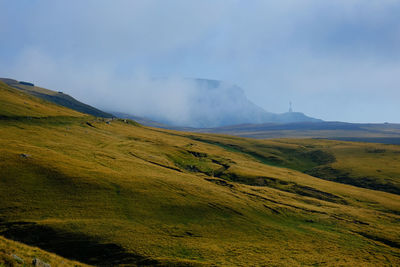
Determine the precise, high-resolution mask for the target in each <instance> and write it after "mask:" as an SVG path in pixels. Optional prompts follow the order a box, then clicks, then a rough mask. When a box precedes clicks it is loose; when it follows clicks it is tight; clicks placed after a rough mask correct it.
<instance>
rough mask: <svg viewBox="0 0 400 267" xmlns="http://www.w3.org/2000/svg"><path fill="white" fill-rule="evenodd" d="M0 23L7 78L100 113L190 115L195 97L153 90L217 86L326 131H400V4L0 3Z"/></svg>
mask: <svg viewBox="0 0 400 267" xmlns="http://www.w3.org/2000/svg"><path fill="white" fill-rule="evenodd" d="M0 11H1V16H0V77H9V78H14V79H17V80H24V81H32V82H34V83H35V84H37V85H40V86H42V87H46V88H49V89H54V90H57V91H63V92H65V93H68V94H71V95H72V96H74V97H76V98H78V99H79V100H82V101H84V102H86V103H89V104H92V105H95V106H97V107H100V108H107V109H109V110H110V109H111V110H112V109H113V106H120V107H123V108H125V109H127V110H128V111H129V108H132V110H133V111H135V109H134V108H133V107H136V106H137V107H139V106H141V109H140V110H141V111H142V112H144V111H143V110H146V109H145V108H144V107H147V110H149V108H148V107H149V106H151V107H152V110H157V109H159V108H160V106H163V109H162V108H160V109H159V110H160V111H161V110H162V111H163V112H165V111H166V110H167V111H168V110H170V109H171V112H174V113H180V112H184V111H185V105H187V104H188V103H185V98H184V97H182V95H184V94H185V88H184V87H179V88H178V89H176V88H175V87H174V86H165V87H163V86H162V85H160V83H159V82H157V83H156V84H155V85H154V84H150V85H149V84H147V85H146V86H143V81H147V82H148V83H150V82H149V81H152V79H153V78H168V79H172V80H174V81H176V80H179V79H182V78H206V79H216V80H222V81H225V82H228V83H231V84H236V85H238V86H240V87H241V88H242V89H243V91H244V93H245V94H246V96H247V97H248V98H249V99H250V100H251V101H252V102H254V103H255V104H257V105H258V106H260V107H262V108H264V109H265V110H267V111H270V112H275V113H283V112H286V111H287V110H288V108H289V101H291V102H293V108H294V110H295V111H301V112H304V113H305V114H307V115H309V116H312V117H316V118H320V119H323V120H331V121H347V122H386V121H388V122H397V123H400V116H399V115H400V16H399V14H400V1H395V0H368V1H366V0H335V1H321V0H280V1H268V0H251V1H249V0H246V1H240V0H191V1H188V0H180V1H179V0H158V1H156V0H113V1H106V0H104V1H102V0H68V1H67V0H65V1H62V0H18V1H15V0H0ZM179 84H180V85H182V82H179ZM141 86H142V87H141ZM154 86H158V87H157V89H154ZM160 86H162V87H163V88H160ZM188 90H189V89H188ZM191 90H193V88H191V89H190V90H189V91H191ZM174 108H175V109H174ZM115 109H117V108H114V110H115ZM142 115H143V114H142Z"/></svg>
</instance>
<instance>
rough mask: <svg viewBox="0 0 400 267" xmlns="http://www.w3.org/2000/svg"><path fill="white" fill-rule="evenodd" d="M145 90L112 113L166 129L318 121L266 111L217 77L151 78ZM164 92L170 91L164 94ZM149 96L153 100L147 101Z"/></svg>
mask: <svg viewBox="0 0 400 267" xmlns="http://www.w3.org/2000/svg"><path fill="white" fill-rule="evenodd" d="M141 86H142V85H138V86H137V87H141ZM134 89H135V88H134ZM145 91H146V92H147V93H143V92H142V93H140V94H138V95H142V97H143V96H146V99H145V100H144V101H137V102H136V104H135V105H132V104H130V105H127V106H126V107H125V108H121V107H118V106H116V107H114V109H111V110H112V112H113V113H116V112H118V113H124V114H125V116H128V117H129V116H130V117H131V118H134V117H140V118H144V120H145V121H144V123H145V125H149V126H151V125H153V123H150V124H147V123H146V120H150V121H153V122H158V123H160V124H163V125H166V126H167V127H169V128H176V127H191V128H212V127H220V126H226V125H234V124H242V123H266V122H273V123H290V122H309V121H321V120H318V119H314V118H311V117H307V116H306V115H304V114H303V113H300V112H289V113H284V114H274V113H271V112H267V111H265V110H264V109H262V108H261V107H259V106H257V105H255V104H254V103H253V102H251V101H250V100H249V99H248V98H247V97H246V95H245V93H244V91H243V90H242V89H241V88H240V87H238V86H236V85H234V84H230V83H227V82H222V81H217V80H207V79H183V80H179V81H174V80H172V79H155V80H152V81H149V82H148V87H147V88H146V90H145ZM165 91H167V92H170V94H166V93H165ZM149 92H151V93H149ZM160 95H163V96H160ZM153 98H156V100H154V101H149V99H153ZM160 98H161V100H162V101H161V102H160V101H159V100H160ZM140 102H145V103H147V104H146V107H145V108H143V104H141V103H140ZM147 106H150V107H147ZM118 108H119V109H118Z"/></svg>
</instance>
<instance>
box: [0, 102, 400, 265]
mask: <svg viewBox="0 0 400 267" xmlns="http://www.w3.org/2000/svg"><path fill="white" fill-rule="evenodd" d="M21 97H22V96H21ZM24 97H25V96H24ZM24 101H25V100H24ZM13 112H14V111H13ZM37 112H38V113H41V112H42V113H41V114H46V112H47V111H45V110H38V111H37ZM51 114H52V115H54V114H57V111H55V113H51ZM87 121H88V117H77V118H75V119H71V118H69V119H63V118H60V117H57V118H43V119H38V120H31V121H29V122H27V121H25V120H10V119H7V120H0V136H1V139H0V232H1V233H2V234H3V235H5V236H7V237H10V238H13V239H16V240H20V241H23V242H24V243H27V244H32V245H36V246H39V247H41V248H42V249H45V250H51V251H53V252H55V253H57V254H59V255H62V256H64V257H67V258H74V259H77V260H79V261H81V262H85V263H89V264H96V265H97V264H101V263H108V264H114V265H117V264H120V265H124V264H129V265H133V264H153V265H154V264H157V263H158V264H170V265H186V266H196V265H199V266H200V265H218V266H249V265H253V266H254V265H255V266H259V265H281V266H282V265H283V266H296V265H329V266H343V265H345V266H355V265H358V266H376V265H388V266H390V265H399V264H400V257H399V255H400V249H399V245H400V244H399V240H400V235H399V232H400V231H399V230H400V227H399V223H398V222H399V220H400V197H399V196H398V195H395V194H390V193H385V192H381V191H374V190H369V189H364V188H359V187H355V186H350V185H344V184H339V183H335V182H331V181H326V180H322V179H318V178H315V177H311V176H309V175H307V174H304V173H301V172H299V171H297V170H295V169H289V168H282V167H278V166H271V165H268V164H266V162H262V161H260V160H259V159H257V157H258V156H257V155H254V154H251V153H248V152H249V150H250V151H251V150H254V149H259V148H257V147H258V145H260V144H262V143H249V142H250V141H249V140H248V139H240V138H229V137H224V136H212V135H200V134H199V135H196V136H194V135H192V134H187V133H180V132H174V131H164V130H158V129H152V128H146V127H141V126H137V125H134V124H130V123H125V122H123V121H116V120H114V121H111V123H109V124H107V123H106V122H105V121H104V120H100V119H97V120H96V119H91V120H90V121H89V122H90V124H91V125H92V126H89V125H88V124H87V123H86V122H87ZM210 140H211V141H213V142H214V143H212V142H210ZM215 142H218V143H219V144H217V145H216V144H215ZM246 142H247V143H246ZM257 142H258V141H257ZM260 142H267V141H260ZM271 142H272V141H271ZM301 142H305V143H304V144H300V143H301ZM307 142H309V143H307ZM314 142H315V143H314ZM318 142H319V141H318ZM318 142H317V141H313V140H309V141H301V140H295V141H290V140H286V141H274V144H275V145H276V146H281V147H285V148H296V147H298V146H306V145H315V146H325V145H326V144H328V143H324V142H325V141H320V142H321V143H318ZM221 143H223V145H221ZM227 144H236V145H239V144H240V145H243V146H244V148H245V151H244V152H243V151H240V150H243V149H242V148H241V149H239V148H238V147H229V146H228V147H227V146H226V145H227ZM329 144H331V143H329ZM329 144H328V145H326V146H329ZM332 144H334V143H332ZM337 144H338V145H339V144H342V145H347V146H348V147H352V146H354V147H357V146H358V145H357V144H353V143H346V142H338V143H337ZM267 145H269V143H265V144H264V147H266V146H267ZM261 147H262V146H261ZM393 149H394V150H395V149H396V147H393ZM238 150H239V151H238ZM257 151H258V150H257ZM257 151H256V152H257ZM338 151H339V150H338ZM361 151H362V150H360V154H355V155H354V157H361V158H362V155H364V154H362V153H361ZM258 152H259V153H261V152H260V151H258ZM365 153H367V152H365ZM21 154H26V155H29V156H28V157H21ZM346 154H347V155H348V153H343V155H346ZM340 155H341V154H340V153H339V152H338V153H337V155H336V154H335V156H336V157H337V159H338V162H340V161H339V160H341V158H340ZM255 157H256V158H255ZM361 161H362V160H360V162H361ZM394 161H395V162H397V159H395V160H394ZM295 163H296V161H294V163H293V164H295ZM300 163H301V162H300ZM300 163H299V164H300ZM301 164H302V165H301V166H303V167H304V166H308V165H309V166H311V167H312V162H309V161H307V162H305V163H304V162H303V163H301ZM349 164H350V162H349ZM379 164H380V166H379V168H380V169H382V171H385V172H386V171H387V172H389V171H390V170H391V168H390V167H388V168H386V167H385V166H386V165H385V164H383V161H379ZM365 171H368V169H365ZM217 176H218V177H217ZM249 184H250V185H249ZM251 184H254V185H251Z"/></svg>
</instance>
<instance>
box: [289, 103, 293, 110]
mask: <svg viewBox="0 0 400 267" xmlns="http://www.w3.org/2000/svg"><path fill="white" fill-rule="evenodd" d="M292 112H293V108H292V101H290V102H289V113H292Z"/></svg>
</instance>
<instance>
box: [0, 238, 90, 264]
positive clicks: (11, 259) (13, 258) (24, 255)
mask: <svg viewBox="0 0 400 267" xmlns="http://www.w3.org/2000/svg"><path fill="white" fill-rule="evenodd" d="M34 259H39V261H40V262H43V263H46V264H50V265H51V266H60V267H69V266H70V267H84V266H89V265H86V264H82V263H79V262H76V261H71V260H68V259H65V258H62V257H60V256H57V255H54V254H52V253H48V252H47V251H44V250H41V249H39V248H37V247H31V246H27V245H24V244H22V243H19V242H15V241H12V240H9V239H6V238H4V237H1V236H0V266H7V267H8V266H16V267H17V266H21V267H22V266H24V267H28V266H34V265H33V264H32V261H33V260H34Z"/></svg>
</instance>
